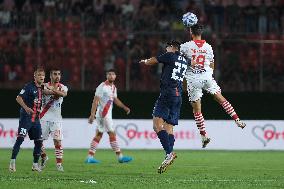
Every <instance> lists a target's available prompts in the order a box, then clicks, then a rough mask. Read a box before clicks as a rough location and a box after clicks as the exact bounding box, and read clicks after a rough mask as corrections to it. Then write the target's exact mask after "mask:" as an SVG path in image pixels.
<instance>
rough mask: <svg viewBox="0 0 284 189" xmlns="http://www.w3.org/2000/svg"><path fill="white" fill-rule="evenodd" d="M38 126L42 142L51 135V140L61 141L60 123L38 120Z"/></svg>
mask: <svg viewBox="0 0 284 189" xmlns="http://www.w3.org/2000/svg"><path fill="white" fill-rule="evenodd" d="M40 124H41V128H42V138H43V140H47V139H48V137H49V135H51V137H52V139H55V140H63V133H62V122H52V121H45V120H40Z"/></svg>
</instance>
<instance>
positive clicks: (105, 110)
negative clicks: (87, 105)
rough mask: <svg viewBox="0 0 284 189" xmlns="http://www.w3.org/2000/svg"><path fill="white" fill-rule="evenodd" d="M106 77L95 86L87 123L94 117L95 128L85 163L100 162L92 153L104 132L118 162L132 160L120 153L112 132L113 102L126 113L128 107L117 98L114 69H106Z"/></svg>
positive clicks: (128, 110) (127, 112)
mask: <svg viewBox="0 0 284 189" xmlns="http://www.w3.org/2000/svg"><path fill="white" fill-rule="evenodd" d="M106 77H107V80H106V81H105V82H102V83H101V84H100V85H99V86H98V87H97V89H96V93H95V96H94V99H93V103H92V109H91V115H90V117H89V123H90V124H92V123H93V121H94V120H95V119H96V122H97V129H96V135H95V137H94V138H93V140H92V142H91V145H90V149H89V152H88V157H87V159H86V160H85V163H99V162H100V161H98V160H97V159H95V158H94V155H95V152H96V150H97V147H98V145H99V142H100V140H101V138H102V136H103V133H104V132H107V133H108V135H109V142H110V146H111V148H112V149H113V151H114V152H115V153H116V155H117V159H118V162H119V163H126V162H129V161H131V160H132V158H131V157H128V156H123V155H122V152H121V150H120V148H119V145H118V143H117V140H116V134H115V132H114V128H113V121H112V106H113V103H115V104H116V105H117V106H118V107H120V108H122V109H123V110H124V111H125V112H126V114H129V113H130V109H129V108H128V107H127V106H125V105H124V104H123V103H122V102H121V101H120V100H119V99H118V98H117V89H116V87H115V85H114V81H115V79H116V74H115V70H113V69H110V70H108V71H107V73H106Z"/></svg>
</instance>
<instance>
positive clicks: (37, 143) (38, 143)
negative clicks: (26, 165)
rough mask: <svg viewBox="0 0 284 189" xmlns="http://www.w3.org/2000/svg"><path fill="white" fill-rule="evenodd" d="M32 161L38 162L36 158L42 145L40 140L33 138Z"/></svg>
mask: <svg viewBox="0 0 284 189" xmlns="http://www.w3.org/2000/svg"><path fill="white" fill-rule="evenodd" d="M34 144H35V147H34V152H33V155H34V163H38V159H39V157H40V152H41V146H42V140H34Z"/></svg>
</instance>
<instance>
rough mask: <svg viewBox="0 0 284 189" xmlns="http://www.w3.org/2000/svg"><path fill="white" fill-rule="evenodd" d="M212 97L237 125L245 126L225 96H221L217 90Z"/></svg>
mask: <svg viewBox="0 0 284 189" xmlns="http://www.w3.org/2000/svg"><path fill="white" fill-rule="evenodd" d="M213 96H214V99H215V100H216V101H217V102H218V103H219V104H220V105H221V106H222V107H223V109H224V110H225V112H226V113H227V114H228V115H229V116H230V117H231V118H232V119H233V120H234V121H235V123H236V124H237V126H238V127H240V128H242V129H243V128H245V126H246V124H245V123H244V122H242V121H241V120H240V118H239V116H238V114H237V113H236V111H235V110H234V107H233V106H232V105H231V103H230V102H229V101H227V100H226V98H224V97H223V95H222V94H221V93H220V92H219V93H216V94H214V95H213Z"/></svg>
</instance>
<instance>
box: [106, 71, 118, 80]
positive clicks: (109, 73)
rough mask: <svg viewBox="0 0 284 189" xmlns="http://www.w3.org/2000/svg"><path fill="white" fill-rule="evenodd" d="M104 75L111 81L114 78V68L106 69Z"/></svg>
mask: <svg viewBox="0 0 284 189" xmlns="http://www.w3.org/2000/svg"><path fill="white" fill-rule="evenodd" d="M106 77H107V80H108V81H109V82H110V83H112V82H114V81H115V78H116V74H115V70H114V69H109V70H107V71H106Z"/></svg>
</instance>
